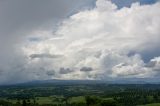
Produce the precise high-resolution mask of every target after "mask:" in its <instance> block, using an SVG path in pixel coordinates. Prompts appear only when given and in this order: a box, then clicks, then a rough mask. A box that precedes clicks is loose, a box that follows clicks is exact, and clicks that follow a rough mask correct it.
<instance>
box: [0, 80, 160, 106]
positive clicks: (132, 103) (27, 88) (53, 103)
mask: <svg viewBox="0 0 160 106" xmlns="http://www.w3.org/2000/svg"><path fill="white" fill-rule="evenodd" d="M0 106H160V85H152V84H109V85H108V84H105V83H104V84H64V85H63V84H60V85H58V84H39V85H35V84H33V85H23V84H22V85H12V86H1V87H0Z"/></svg>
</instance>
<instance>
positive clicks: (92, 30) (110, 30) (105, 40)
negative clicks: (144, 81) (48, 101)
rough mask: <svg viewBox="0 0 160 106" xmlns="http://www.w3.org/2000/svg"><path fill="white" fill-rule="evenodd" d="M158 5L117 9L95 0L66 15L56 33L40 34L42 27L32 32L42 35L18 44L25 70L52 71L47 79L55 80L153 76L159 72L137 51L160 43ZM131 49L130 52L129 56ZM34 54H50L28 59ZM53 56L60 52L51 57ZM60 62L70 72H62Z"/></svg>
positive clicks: (134, 5)
mask: <svg viewBox="0 0 160 106" xmlns="http://www.w3.org/2000/svg"><path fill="white" fill-rule="evenodd" d="M159 9H160V3H159V2H157V3H155V4H152V5H139V4H138V3H135V4H132V6H131V7H130V8H128V7H124V8H122V9H117V6H116V5H115V4H113V3H111V2H110V1H108V0H97V2H96V7H95V8H94V9H91V10H83V11H80V12H78V13H76V14H74V15H72V16H70V17H69V18H68V19H66V20H64V21H63V22H62V24H60V26H59V27H58V28H57V31H56V32H55V33H54V34H48V33H47V37H44V36H43V34H46V33H43V31H37V32H38V33H35V32H36V31H35V32H34V36H36V34H37V36H38V37H39V38H40V39H41V40H40V41H36V42H33V41H27V42H26V43H25V44H24V45H23V47H22V50H23V53H24V55H25V56H26V64H27V65H26V70H33V71H34V74H33V72H32V71H31V72H26V73H27V74H29V73H32V74H33V75H37V74H38V78H39V79H43V78H47V74H45V73H48V72H50V70H54V72H50V73H54V74H52V75H53V76H52V77H51V75H49V78H57V79H107V78H110V77H112V78H118V77H127V78H128V77H138V78H141V77H142V78H145V77H153V76H154V75H155V74H156V73H157V72H156V71H154V70H153V67H152V68H151V67H147V64H148V63H145V62H144V61H143V59H142V55H141V53H143V52H144V51H146V50H150V49H151V48H153V47H157V46H158V45H160V42H159V39H160V30H159V29H160V11H158V10H159ZM40 32H42V33H40ZM44 32H46V31H44ZM49 32H50V31H49ZM31 35H32V34H31ZM34 36H33V37H34ZM31 37H32V36H31ZM158 47H159V46H158ZM131 52H134V54H132V55H129V54H130V53H131ZM33 54H45V56H48V58H36V59H31V58H29V57H30V56H31V55H33ZM55 55H60V56H61V55H62V57H59V58H49V56H55ZM153 58H154V57H153ZM155 59H156V61H157V58H155ZM155 59H152V60H151V61H155ZM41 67H43V70H42V69H41ZM62 67H63V68H64V69H68V70H72V71H68V72H67V73H66V74H61V72H60V69H61V68H62ZM83 67H91V69H92V71H86V72H84V71H83V72H82V71H80V69H81V68H83ZM155 67H158V66H157V65H156V66H155ZM63 71H65V70H63ZM29 75H30V74H29ZM33 75H32V76H33Z"/></svg>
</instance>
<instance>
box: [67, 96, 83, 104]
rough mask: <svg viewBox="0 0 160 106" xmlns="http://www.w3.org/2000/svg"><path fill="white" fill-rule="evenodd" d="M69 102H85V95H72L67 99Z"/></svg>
mask: <svg viewBox="0 0 160 106" xmlns="http://www.w3.org/2000/svg"><path fill="white" fill-rule="evenodd" d="M69 102H70V103H77V102H83V103H85V97H84V96H78V97H72V98H71V99H70V100H69Z"/></svg>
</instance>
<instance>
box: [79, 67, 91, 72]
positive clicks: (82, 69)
mask: <svg viewBox="0 0 160 106" xmlns="http://www.w3.org/2000/svg"><path fill="white" fill-rule="evenodd" d="M80 71H84V72H89V71H93V69H92V67H82V68H81V69H80Z"/></svg>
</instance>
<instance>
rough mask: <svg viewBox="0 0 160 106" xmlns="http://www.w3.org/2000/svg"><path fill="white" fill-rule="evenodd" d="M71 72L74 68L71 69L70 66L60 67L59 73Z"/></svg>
mask: <svg viewBox="0 0 160 106" xmlns="http://www.w3.org/2000/svg"><path fill="white" fill-rule="evenodd" d="M71 72H73V70H71V69H70V68H62V67H61V68H60V69H59V73H60V74H68V73H71Z"/></svg>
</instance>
